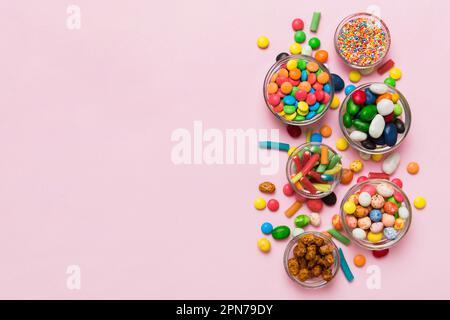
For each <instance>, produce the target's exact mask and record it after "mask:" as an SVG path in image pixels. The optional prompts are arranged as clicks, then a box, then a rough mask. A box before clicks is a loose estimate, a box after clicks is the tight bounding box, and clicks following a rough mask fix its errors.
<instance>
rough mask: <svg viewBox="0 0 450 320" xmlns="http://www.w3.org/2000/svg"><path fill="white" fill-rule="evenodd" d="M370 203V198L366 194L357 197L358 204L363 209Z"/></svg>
mask: <svg viewBox="0 0 450 320" xmlns="http://www.w3.org/2000/svg"><path fill="white" fill-rule="evenodd" d="M371 201H372V197H371V196H370V194H369V193H368V192H361V193H360V194H359V197H358V202H359V204H360V205H362V206H363V207H368V206H369V205H370V203H371Z"/></svg>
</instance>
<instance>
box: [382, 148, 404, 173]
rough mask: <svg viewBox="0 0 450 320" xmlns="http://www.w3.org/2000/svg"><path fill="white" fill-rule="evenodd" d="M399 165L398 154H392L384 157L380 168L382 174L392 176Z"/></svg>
mask: <svg viewBox="0 0 450 320" xmlns="http://www.w3.org/2000/svg"><path fill="white" fill-rule="evenodd" d="M399 164H400V153H399V152H394V153H392V154H390V155H389V156H387V157H386V159H384V161H383V165H382V166H381V167H382V169H383V172H384V173H387V174H392V173H394V171H395V170H397V168H398V166H399Z"/></svg>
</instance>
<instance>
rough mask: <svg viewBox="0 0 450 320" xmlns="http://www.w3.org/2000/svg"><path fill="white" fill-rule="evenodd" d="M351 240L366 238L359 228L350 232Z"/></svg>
mask: <svg viewBox="0 0 450 320" xmlns="http://www.w3.org/2000/svg"><path fill="white" fill-rule="evenodd" d="M352 235H353V238H355V239H359V240H364V239H365V238H366V232H365V231H364V230H363V229H361V228H355V229H353V231H352Z"/></svg>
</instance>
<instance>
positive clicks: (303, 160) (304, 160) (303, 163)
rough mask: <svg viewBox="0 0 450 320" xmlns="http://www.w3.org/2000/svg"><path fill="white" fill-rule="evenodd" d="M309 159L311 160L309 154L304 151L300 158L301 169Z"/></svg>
mask: <svg viewBox="0 0 450 320" xmlns="http://www.w3.org/2000/svg"><path fill="white" fill-rule="evenodd" d="M309 158H311V152H309V151H305V152H303V155H302V157H301V159H302V167H303V166H304V165H305V164H306V163H307V162H308V160H309Z"/></svg>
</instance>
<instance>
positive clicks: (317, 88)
mask: <svg viewBox="0 0 450 320" xmlns="http://www.w3.org/2000/svg"><path fill="white" fill-rule="evenodd" d="M313 88H314V90H316V91H319V90H323V84H320V83H318V82H316V83H314V84H313Z"/></svg>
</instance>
